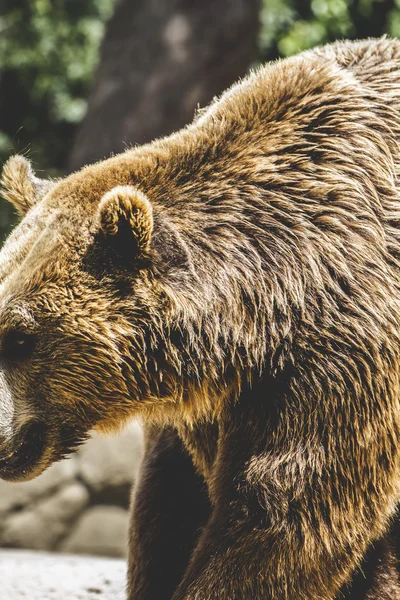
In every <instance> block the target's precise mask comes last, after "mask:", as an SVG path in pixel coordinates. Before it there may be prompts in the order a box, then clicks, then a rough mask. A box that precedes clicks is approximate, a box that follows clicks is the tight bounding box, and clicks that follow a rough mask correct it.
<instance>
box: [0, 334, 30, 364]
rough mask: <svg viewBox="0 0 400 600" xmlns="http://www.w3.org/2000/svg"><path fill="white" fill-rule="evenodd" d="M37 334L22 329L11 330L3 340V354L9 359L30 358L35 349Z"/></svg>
mask: <svg viewBox="0 0 400 600" xmlns="http://www.w3.org/2000/svg"><path fill="white" fill-rule="evenodd" d="M35 341H36V336H35V335H33V334H30V333H23V332H22V331H9V332H8V333H6V335H5V337H4V341H3V348H2V354H3V356H4V358H6V359H9V360H22V359H25V358H28V357H29V356H30V355H31V354H32V351H33V349H34V346H35Z"/></svg>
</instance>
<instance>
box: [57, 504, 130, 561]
mask: <svg viewBox="0 0 400 600" xmlns="http://www.w3.org/2000/svg"><path fill="white" fill-rule="evenodd" d="M128 529H129V513H128V511H127V510H124V509H122V508H118V507H116V506H97V507H94V508H90V509H89V510H87V511H85V513H84V514H83V515H82V517H81V518H80V520H79V521H78V523H77V524H76V526H75V528H74V529H73V531H72V533H71V535H70V536H69V537H68V538H66V539H65V540H64V541H63V542H62V544H61V545H60V547H59V550H61V551H64V552H74V553H78V554H97V555H100V556H115V557H124V556H126V555H127V550H128Z"/></svg>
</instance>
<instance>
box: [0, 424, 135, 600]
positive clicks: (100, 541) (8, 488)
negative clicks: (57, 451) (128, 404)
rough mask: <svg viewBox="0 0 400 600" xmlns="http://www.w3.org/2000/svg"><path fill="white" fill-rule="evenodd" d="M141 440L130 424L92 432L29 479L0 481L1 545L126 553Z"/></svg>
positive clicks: (109, 553)
mask: <svg viewBox="0 0 400 600" xmlns="http://www.w3.org/2000/svg"><path fill="white" fill-rule="evenodd" d="M142 442H143V440H142V432H141V429H140V427H139V425H138V424H136V423H133V424H132V425H130V426H129V427H127V428H126V429H125V430H124V432H123V433H121V434H119V435H117V436H112V437H111V436H110V437H104V436H97V435H95V436H94V437H93V438H92V439H91V440H90V441H89V442H88V443H87V444H86V445H85V446H83V448H81V449H80V451H79V452H78V453H77V454H76V455H74V456H72V457H71V458H69V459H67V460H64V461H63V462H60V463H57V464H55V465H53V466H52V467H50V469H48V470H47V471H46V472H45V473H43V475H41V476H40V477H38V478H37V479H35V480H33V481H29V482H26V483H7V482H4V481H0V546H3V547H7V548H31V549H37V550H56V551H63V552H64V551H67V552H71V553H75V552H78V553H84V554H98V555H104V556H115V557H123V556H126V552H127V532H128V520H129V519H128V506H129V497H130V489H131V486H132V483H133V482H134V480H135V478H136V475H137V471H138V467H139V465H140V460H141V456H142ZM4 597H5V598H6V597H7V596H4Z"/></svg>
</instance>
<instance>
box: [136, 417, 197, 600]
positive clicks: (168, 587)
mask: <svg viewBox="0 0 400 600" xmlns="http://www.w3.org/2000/svg"><path fill="white" fill-rule="evenodd" d="M208 515H209V501H208V496H207V492H206V489H205V484H204V481H203V480H202V479H201V478H200V477H199V476H198V475H197V474H196V472H195V469H194V467H193V463H192V460H191V458H190V457H189V455H188V454H187V452H186V450H185V449H184V447H183V445H182V443H181V441H180V440H179V438H178V436H177V435H176V433H175V432H174V431H172V430H170V429H162V430H161V429H156V428H151V429H148V430H146V451H145V457H144V459H143V464H142V468H141V475H140V479H139V482H138V484H137V486H136V489H135V490H134V494H133V500H132V512H131V528H130V540H129V568H128V598H129V600H171V598H172V596H173V593H174V591H175V590H176V588H177V586H178V584H179V582H180V581H181V579H182V577H183V574H184V572H185V570H186V568H187V565H188V563H189V558H190V555H191V553H192V551H193V548H194V546H195V543H196V541H197V538H198V535H199V531H200V528H201V526H202V525H203V523H204V522H205V521H206V520H207V518H208Z"/></svg>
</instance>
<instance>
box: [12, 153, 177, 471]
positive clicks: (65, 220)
mask: <svg viewBox="0 0 400 600" xmlns="http://www.w3.org/2000/svg"><path fill="white" fill-rule="evenodd" d="M75 179H77V180H78V181H74V182H73V183H72V185H71V186H70V185H69V184H68V185H67V186H65V184H64V183H63V182H43V183H42V182H39V180H38V179H37V178H35V177H34V176H33V174H32V171H31V168H30V165H29V163H28V162H27V161H26V160H25V159H23V158H22V157H14V158H13V159H10V161H9V162H8V163H7V165H6V167H5V169H4V174H3V183H4V185H5V186H7V189H6V191H5V195H6V196H7V197H8V199H10V200H11V201H13V202H14V204H15V205H16V207H17V208H18V209H19V210H20V212H21V213H25V216H24V219H23V221H22V222H21V224H20V225H19V226H18V227H17V228H16V230H15V231H14V232H13V234H12V235H11V237H10V238H9V240H8V241H7V243H6V244H5V246H4V248H3V250H2V252H1V256H0V264H1V269H0V298H1V300H0V303H1V324H0V330H1V351H0V353H1V365H2V368H1V383H0V387H1V417H0V440H1V450H2V455H1V462H0V472H1V476H2V477H3V478H5V479H12V480H17V479H26V478H30V477H34V476H36V475H38V474H39V473H40V472H42V471H43V470H44V469H45V468H46V467H47V466H48V465H49V464H51V462H53V461H54V460H58V459H59V458H61V457H62V456H64V455H66V454H67V453H69V452H71V451H72V450H73V449H75V448H76V447H77V445H78V444H79V443H81V442H82V441H83V440H84V439H85V438H86V436H87V432H88V431H89V430H90V429H92V428H94V427H97V428H99V429H110V428H112V427H120V426H121V425H122V424H123V423H124V422H125V421H126V419H127V418H128V417H129V416H131V415H132V414H135V412H137V411H135V409H134V404H135V402H136V401H137V402H139V403H141V404H143V403H146V404H147V407H148V408H147V410H148V411H149V413H152V412H153V404H154V398H157V399H158V402H159V401H160V398H164V400H165V402H164V404H168V402H170V403H173V402H175V400H174V401H172V399H173V398H174V399H175V398H176V397H177V396H178V395H179V394H178V391H177V389H176V387H177V386H176V379H177V376H176V373H175V377H174V378H173V379H172V378H171V375H170V372H169V371H170V370H174V369H175V371H176V369H177V368H176V366H174V365H173V359H169V361H168V365H167V361H166V360H165V359H163V350H162V348H163V347H164V348H165V346H166V344H165V343H164V344H163V343H162V330H161V328H160V320H161V317H160V313H161V312H163V313H164V315H165V314H167V313H170V312H171V303H169V304H168V305H167V303H166V300H165V292H163V290H162V287H161V286H160V277H156V276H155V273H156V271H157V259H156V256H155V254H154V253H153V254H154V256H151V255H150V251H149V246H150V239H151V237H152V232H153V214H152V207H151V204H150V203H149V201H148V199H147V197H146V196H145V195H144V194H143V193H142V192H140V191H139V190H138V189H136V188H134V187H133V186H131V185H129V186H128V185H125V186H114V187H112V189H111V190H109V191H108V192H107V193H105V194H103V195H101V191H100V194H98V196H99V200H98V202H97V203H96V204H92V205H91V204H87V205H86V206H82V203H80V204H79V205H77V206H76V207H75V206H73V211H72V215H71V212H70V207H71V204H72V203H73V197H74V193H75V194H76V189H77V188H78V189H79V190H80V188H79V185H80V179H79V177H78V178H75ZM120 180H123V176H122V177H121V178H120ZM79 193H80V194H81V193H82V192H81V191H79ZM166 234H167V231H166V230H165V231H164V236H161V238H163V239H164V240H166V239H167V237H166ZM168 243H171V242H170V241H168ZM175 254H177V250H176V249H175ZM150 260H152V264H153V269H152V270H150V269H149V268H148V265H149V264H150ZM127 297H129V298H130V300H129V302H127V300H126V299H127ZM152 348H154V349H155V348H156V349H157V350H154V355H153V353H152V350H151V349H152ZM156 353H157V360H156V357H155V354H156ZM150 373H151V378H150V377H149V376H148V375H149V374H150ZM142 411H144V412H146V409H145V408H144V407H143V406H141V411H139V412H142Z"/></svg>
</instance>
